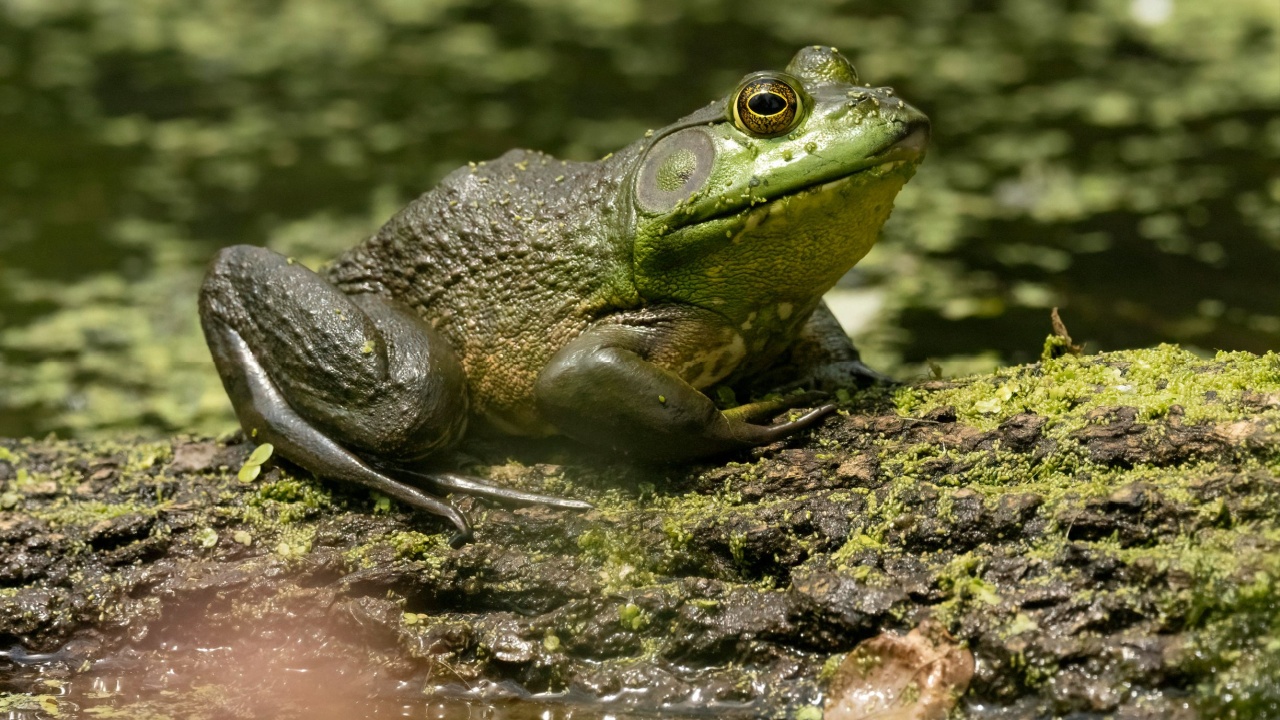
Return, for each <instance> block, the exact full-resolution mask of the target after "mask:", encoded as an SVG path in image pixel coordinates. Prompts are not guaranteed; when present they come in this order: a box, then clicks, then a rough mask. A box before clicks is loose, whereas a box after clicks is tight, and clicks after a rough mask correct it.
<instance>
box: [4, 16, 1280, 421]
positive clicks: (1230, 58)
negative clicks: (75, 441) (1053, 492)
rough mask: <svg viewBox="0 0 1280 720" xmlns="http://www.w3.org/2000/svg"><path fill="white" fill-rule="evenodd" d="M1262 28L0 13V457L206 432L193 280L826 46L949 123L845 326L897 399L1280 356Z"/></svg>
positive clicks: (205, 387) (1279, 234) (1085, 22)
mask: <svg viewBox="0 0 1280 720" xmlns="http://www.w3.org/2000/svg"><path fill="white" fill-rule="evenodd" d="M1278 36H1280V2H1277V0H1217V1H1216V2H1204V1H1203V0H1194V1H1192V0H1092V1H1088V0H1078V1H1071V0H1005V1H1004V2H1000V1H998V0H924V1H921V2H900V1H897V0H865V1H857V2H836V1H834V0H815V1H812V2H802V3H778V2H767V1H764V0H735V1H733V2H730V1H728V0H695V1H693V2H674V1H670V0H654V1H642V0H609V1H608V2H602V1H600V0H492V1H487V2H460V1H458V2H455V1H452V0H292V1H289V0H284V1H280V2H267V1H264V0H0V435H5V436H14V435H31V434H34V435H43V434H45V433H48V432H56V433H58V434H60V435H68V436H91V435H95V434H103V433H115V432H120V431H121V430H126V431H136V432H139V433H142V434H144V435H163V434H167V433H171V432H175V431H183V432H221V431H225V430H228V429H230V428H231V427H232V426H233V420H232V417H231V414H230V407H229V405H228V404H227V402H226V400H225V399H224V397H223V394H222V390H221V387H220V386H219V384H218V381H217V378H216V376H215V375H214V372H213V368H212V365H211V364H210V363H209V361H208V359H207V356H206V352H205V349H204V345H203V342H202V341H201V338H200V334H199V328H198V324H197V321H196V312H195V293H196V288H197V287H198V284H199V280H200V276H201V273H202V269H203V264H204V262H205V261H206V259H207V258H208V257H209V256H210V255H211V254H212V253H213V252H214V250H215V249H216V248H218V247H220V246H223V245H228V244H233V243H253V244H264V245H267V246H270V247H273V248H275V249H277V250H279V251H281V252H284V253H287V254H290V255H293V256H296V257H298V258H299V259H301V260H303V261H304V262H306V263H308V264H309V265H312V266H313V267H314V266H315V265H317V264H319V263H320V262H322V261H324V260H325V259H327V258H329V257H331V256H332V255H333V254H334V253H336V252H337V251H338V250H340V249H342V248H345V247H347V246H349V245H352V244H354V243H356V242H358V241H359V240H361V239H362V238H363V237H364V236H366V235H368V234H369V233H370V232H372V231H373V230H374V229H376V227H377V226H378V225H379V224H380V223H381V222H382V221H383V220H385V219H386V218H387V217H389V216H390V215H391V213H393V212H394V211H395V210H397V209H398V208H399V207H400V206H401V205H403V204H404V203H405V202H407V201H408V200H409V199H410V198H412V197H414V196H415V195H417V194H419V193H421V192H423V191H425V190H427V189H429V188H430V187H431V186H432V185H433V184H434V183H435V182H436V181H437V180H439V179H440V178H441V177H442V176H443V175H444V174H445V173H447V172H448V171H449V170H451V169H453V168H455V167H457V166H458V165H460V164H463V163H465V162H466V161H468V160H480V159H486V158H490V157H494V156H497V155H499V154H501V153H502V152H503V151H505V150H506V149H508V148H511V147H515V146H523V147H532V148H537V149H542V150H546V151H548V152H551V153H553V154H557V155H559V156H561V157H567V158H575V159H590V158H595V157H599V156H601V155H603V154H605V153H607V152H609V151H611V150H614V149H617V148H618V147H620V146H622V145H624V144H626V143H628V142H630V141H632V140H633V139H635V138H637V137H639V136H640V135H641V134H642V133H643V132H644V131H645V129H646V128H651V127H660V126H662V125H664V124H666V123H668V122H670V121H671V120H673V119H675V118H677V117H679V116H680V115H682V114H684V113H686V112H688V111H690V110H692V109H694V108H696V107H698V106H700V105H702V104H703V103H705V102H707V101H708V100H710V99H712V98H713V97H717V96H719V95H722V94H723V93H725V92H726V91H727V90H728V89H730V88H731V87H732V85H733V84H734V83H735V82H736V81H737V79H738V78H739V77H740V76H742V75H743V74H745V73H747V72H749V71H754V70H760V69H768V68H780V67H782V66H783V65H784V64H785V63H786V62H787V60H788V59H789V58H790V56H791V55H792V53H793V52H794V51H795V50H796V49H797V48H798V47H799V46H801V45H804V44H810V43H822V44H830V45H835V46H838V47H839V48H841V49H842V50H843V51H844V52H845V53H846V54H847V55H848V56H849V57H850V58H851V59H853V61H854V63H855V65H857V66H858V69H859V70H860V72H861V74H862V76H863V78H864V80H866V81H870V82H872V83H874V84H885V85H893V86H895V87H896V88H897V89H898V92H899V94H900V95H902V96H903V97H905V98H907V99H909V100H910V101H911V102H912V103H914V104H916V105H917V106H919V107H920V108H922V109H923V110H924V111H925V112H926V113H928V114H929V115H930V117H931V118H932V119H933V123H934V144H933V148H932V150H931V153H930V156H929V158H928V160H927V161H926V162H925V164H924V165H923V166H922V168H921V169H920V172H919V173H918V174H917V176H916V178H915V179H914V180H913V181H912V182H911V184H910V185H908V187H907V189H906V190H905V191H904V192H903V194H902V195H901V196H900V199H899V202H898V209H897V211H896V212H895V214H894V217H893V218H892V219H891V220H890V222H889V226H888V227H887V228H886V230H885V237H884V239H883V241H882V242H881V244H880V246H879V247H878V248H877V249H876V250H875V251H874V252H873V253H872V255H871V256H869V257H868V258H867V259H866V260H865V261H864V262H863V263H862V264H861V265H859V267H858V268H857V269H855V271H854V273H853V274H851V275H850V276H849V277H848V278H846V280H845V281H844V282H843V283H842V287H841V288H840V289H839V290H838V293H837V294H836V295H835V296H833V298H832V301H833V304H834V305H836V307H837V308H838V309H839V311H840V313H841V314H842V315H843V316H844V319H845V320H846V322H847V323H848V326H849V327H850V329H851V330H853V331H854V334H855V337H856V338H857V339H858V340H859V341H860V342H861V344H862V345H863V347H864V351H865V352H866V354H867V355H868V357H869V359H870V361H871V362H872V363H874V364H876V365H877V366H879V367H880V368H882V369H886V370H888V371H890V372H891V373H893V374H896V375H897V376H898V377H901V378H904V379H907V378H910V377H912V376H914V375H918V374H920V373H922V372H927V370H926V369H925V368H926V367H927V365H926V364H927V362H928V361H930V360H932V361H935V362H936V363H938V364H940V365H941V366H942V368H943V371H944V372H945V373H947V374H959V373H964V372H969V371H975V370H987V369H990V368H991V367H993V366H995V365H997V364H1000V363H1009V362H1021V361H1027V360H1030V359H1033V358H1035V357H1036V356H1037V354H1038V351H1039V348H1040V344H1041V341H1042V339H1043V337H1044V335H1045V334H1046V333H1047V331H1048V329H1049V324H1048V319H1047V318H1048V309H1049V308H1050V307H1052V306H1054V305H1060V306H1062V308H1063V316H1064V318H1065V319H1066V321H1067V324H1068V326H1069V327H1070V329H1071V331H1072V333H1073V334H1074V335H1075V336H1076V339H1077V340H1085V341H1087V342H1088V343H1089V347H1090V349H1108V348H1119V347H1136V346H1144V345H1151V344H1154V343H1157V342H1162V341H1172V342H1180V343H1183V344H1186V345H1188V346H1190V347H1193V348H1198V349H1202V350H1211V349H1216V348H1229V349H1243V350H1252V351H1264V350H1267V349H1280V283H1277V279H1280V50H1278V49H1277V42H1278V40H1277V39H1278Z"/></svg>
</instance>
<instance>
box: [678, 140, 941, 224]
mask: <svg viewBox="0 0 1280 720" xmlns="http://www.w3.org/2000/svg"><path fill="white" fill-rule="evenodd" d="M928 142H929V129H928V126H923V127H917V128H915V129H913V130H911V132H909V133H908V134H907V135H905V136H903V137H902V139H900V140H898V141H896V142H894V143H893V144H892V145H890V146H889V147H887V148H885V149H884V150H882V151H880V152H879V153H876V154H875V155H872V156H871V157H870V158H868V160H869V161H871V162H870V164H868V165H867V166H866V167H863V168H859V169H857V170H855V171H853V172H851V173H846V174H845V175H842V176H840V177H838V178H835V179H834V180H827V181H825V182H823V181H819V182H816V183H814V184H812V185H806V186H805V187H802V188H799V189H797V190H793V191H791V192H789V193H785V194H783V195H778V196H776V197H772V198H768V199H766V200H764V201H763V202H760V203H758V204H756V205H754V206H753V207H749V208H739V209H735V210H729V211H727V212H724V213H721V214H719V215H717V216H714V217H710V218H707V219H706V220H705V221H703V222H708V221H716V220H720V221H725V220H728V221H729V222H731V223H733V224H734V225H738V227H736V228H734V229H733V230H732V232H733V236H732V239H733V242H735V243H736V242H738V241H739V240H740V239H741V237H742V235H744V234H745V233H748V232H751V231H752V230H754V229H755V228H756V227H757V226H758V225H759V224H760V223H761V222H764V220H765V219H766V218H768V217H770V216H773V215H783V214H786V213H790V212H794V211H797V210H800V209H801V208H806V209H808V208H812V207H813V206H815V205H820V204H822V203H823V202H825V201H826V200H828V199H830V198H833V197H835V196H836V195H837V194H839V193H841V192H842V191H843V190H844V189H845V188H847V187H848V186H849V185H852V184H854V183H861V182H865V181H867V180H868V179H869V177H877V178H878V177H883V176H885V175H888V174H889V173H892V172H893V171H895V170H897V169H898V168H900V167H902V166H903V165H906V164H908V163H917V162H919V160H920V158H921V156H923V154H924V149H925V146H926V145H927V144H928ZM735 221H737V222H735Z"/></svg>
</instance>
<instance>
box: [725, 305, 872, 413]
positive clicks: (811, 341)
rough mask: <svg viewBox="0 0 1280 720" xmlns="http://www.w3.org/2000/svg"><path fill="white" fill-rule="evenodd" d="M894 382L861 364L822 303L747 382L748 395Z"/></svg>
mask: <svg viewBox="0 0 1280 720" xmlns="http://www.w3.org/2000/svg"><path fill="white" fill-rule="evenodd" d="M894 382H895V381H894V380H893V379H892V378H890V377H888V376H886V375H882V374H881V373H878V372H876V371H875V370H872V369H871V368H869V367H867V366H866V365H864V364H863V363H862V358H861V357H860V356H859V354H858V350H857V348H855V347H854V346H853V341H852V340H850V339H849V335H848V334H847V333H846V332H845V331H844V328H842V327H840V323H839V322H838V321H837V320H836V317H835V315H833V314H832V313H831V310H830V309H829V308H828V307H827V304H826V303H825V302H821V303H818V307H817V309H815V310H814V311H813V314H812V315H810V316H809V319H808V320H807V321H805V324H804V326H803V327H802V328H801V330H800V335H799V336H798V337H797V338H796V339H795V341H794V342H793V343H792V344H791V346H790V348H789V349H788V350H787V352H786V353H784V354H783V355H782V357H780V358H779V359H778V361H777V362H775V363H774V364H773V366H772V367H770V368H769V369H768V370H766V371H765V372H763V373H761V374H760V376H759V377H756V378H754V379H753V380H752V382H751V383H750V391H751V393H752V394H764V393H768V392H774V391H782V392H786V391H790V390H796V389H801V388H803V389H808V390H819V391H824V392H834V391H835V390H838V389H840V388H853V387H867V386H869V385H873V384H876V383H884V384H893V383H894Z"/></svg>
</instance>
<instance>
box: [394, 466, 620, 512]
mask: <svg viewBox="0 0 1280 720" xmlns="http://www.w3.org/2000/svg"><path fill="white" fill-rule="evenodd" d="M387 472H388V473H391V474H398V475H406V476H409V477H412V478H415V479H417V480H420V481H423V482H426V483H429V484H430V485H431V486H433V488H434V489H435V490H437V491H438V492H440V493H441V494H443V493H445V492H455V493H460V494H463V495H474V496H476V497H484V498H490V499H493V500H498V501H501V502H505V503H507V504H510V505H517V506H528V505H545V506H547V507H555V508H563V509H565V510H590V509H591V508H593V507H595V506H594V505H592V504H591V503H589V502H586V501H585V500H573V499H570V498H562V497H556V496H555V495H542V494H540V493H531V492H525V491H523V490H516V489H514V488H507V487H502V486H500V485H494V484H492V483H488V482H485V481H484V480H481V479H480V478H477V477H472V476H470V475H461V474H458V473H452V472H419V471H417V470H411V469H407V468H400V469H398V470H397V469H391V468H388V469H387Z"/></svg>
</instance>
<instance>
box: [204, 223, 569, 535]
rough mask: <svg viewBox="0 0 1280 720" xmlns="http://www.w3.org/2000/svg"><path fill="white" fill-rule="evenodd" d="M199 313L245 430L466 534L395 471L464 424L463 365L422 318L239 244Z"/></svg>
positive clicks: (220, 263) (447, 511) (210, 281)
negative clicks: (348, 292) (344, 289)
mask: <svg viewBox="0 0 1280 720" xmlns="http://www.w3.org/2000/svg"><path fill="white" fill-rule="evenodd" d="M200 320H201V325H202V326H203V327H204V332H205V338H206V340H207V341H208V343H209V349H210V351H211V352H212V354H213V360H214V364H215V365H216V366H217V369H218V374H219V375H220V376H221V377H222V383H223V386H224V387H225V388H226V390H227V394H228V395H229V396H230V397H231V403H232V405H233V406H234V407H235V410H236V415H237V416H238V417H239V419H240V424H241V425H242V426H243V427H244V429H245V431H246V432H248V433H249V434H250V435H251V436H252V437H253V438H254V439H255V440H257V441H258V442H270V443H272V444H273V445H275V447H276V449H277V451H278V452H279V453H280V454H281V455H282V456H283V457H285V458H287V459H289V460H290V461H292V462H294V463H297V464H298V465H300V466H302V467H304V468H306V469H307V470H310V471H311V472H313V473H315V474H316V475H318V476H321V477H326V478H334V479H338V480H345V481H348V482H355V483H360V484H362V485H365V486H367V487H370V488H373V489H374V490H377V491H379V492H382V493H384V494H386V495H389V496H391V497H394V498H396V499H398V500H400V501H402V502H404V503H406V504H408V505H410V506H412V507H416V508H419V509H422V510H426V511H428V512H431V513H434V514H437V515H441V516H444V517H445V518H447V519H448V520H449V521H450V522H452V523H453V525H454V526H455V527H456V528H457V529H458V532H457V534H456V535H455V536H454V542H455V543H457V542H462V541H465V540H467V539H469V538H470V536H471V527H470V524H469V523H468V521H467V518H466V516H464V515H463V514H462V513H461V512H459V511H458V510H457V509H456V508H454V507H453V506H452V505H450V504H449V503H447V502H445V501H444V500H442V499H441V498H439V497H436V496H434V495H432V494H430V493H426V492H423V491H422V490H421V489H419V488H417V487H414V486H413V485H410V484H408V483H405V482H401V481H400V480H397V479H396V478H395V475H396V474H397V469H398V468H400V467H402V466H403V465H405V464H406V463H411V462H413V461H415V460H419V459H421V458H423V457H426V456H428V455H430V454H432V453H436V452H438V451H442V450H445V449H448V448H450V447H452V446H453V445H454V444H455V443H456V442H457V441H458V440H459V439H460V438H461V436H462V434H463V432H464V430H465V428H466V423H467V412H468V402H467V392H466V376H465V374H464V372H463V369H462V366H461V364H460V363H459V362H458V359H457V357H456V356H455V354H454V352H453V349H452V348H451V347H450V345H449V344H448V342H447V341H446V340H445V339H444V338H443V337H442V336H440V335H439V333H437V332H436V331H435V330H434V329H433V328H432V327H431V326H430V325H428V324H427V323H426V322H424V321H423V320H422V319H421V318H419V317H418V316H417V315H415V314H414V313H413V312H411V311H410V310H408V309H407V308H404V307H402V306H400V305H398V304H396V303H395V302H393V301H391V300H388V299H387V298H384V297H381V296H379V295H373V294H366V295H352V296H348V295H345V294H343V293H342V292H340V291H339V290H338V289H337V288H335V287H333V286H332V285H330V284H329V283H327V282H325V281H324V280H323V279H322V278H321V277H320V276H318V275H316V274H315V273H313V272H311V271H310V270H308V269H306V268H305V267H303V266H301V265H296V264H293V263H292V262H291V261H289V260H286V259H285V258H284V257H282V256H280V255H278V254H276V253H274V252H271V251H269V250H265V249H263V248H255V247H249V246H243V245H241V246H236V247H230V248H227V249H225V250H223V251H222V252H220V253H219V254H218V255H217V257H215V258H214V260H213V262H212V264H211V267H210V269H209V273H208V275H207V276H206V278H205V281H204V284H203V286H202V287H201V291H200ZM406 474H413V475H415V476H417V475H416V473H406ZM418 477H421V478H422V479H425V480H427V481H428V482H431V483H432V484H433V485H434V486H435V487H436V488H437V489H439V490H441V491H451V490H456V491H460V492H468V493H472V494H481V495H489V496H496V497H505V498H507V499H511V500H515V501H524V502H528V501H531V498H532V501H539V500H546V501H550V502H553V504H566V503H559V502H556V501H555V499H553V498H541V497H540V496H528V495H526V494H522V493H512V492H508V491H504V490H503V489H501V488H493V487H489V486H486V485H483V484H481V483H478V482H475V481H467V480H466V479H463V478H459V477H458V476H456V475H452V474H448V473H445V474H436V475H425V476H418ZM568 504H570V505H581V503H568Z"/></svg>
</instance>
